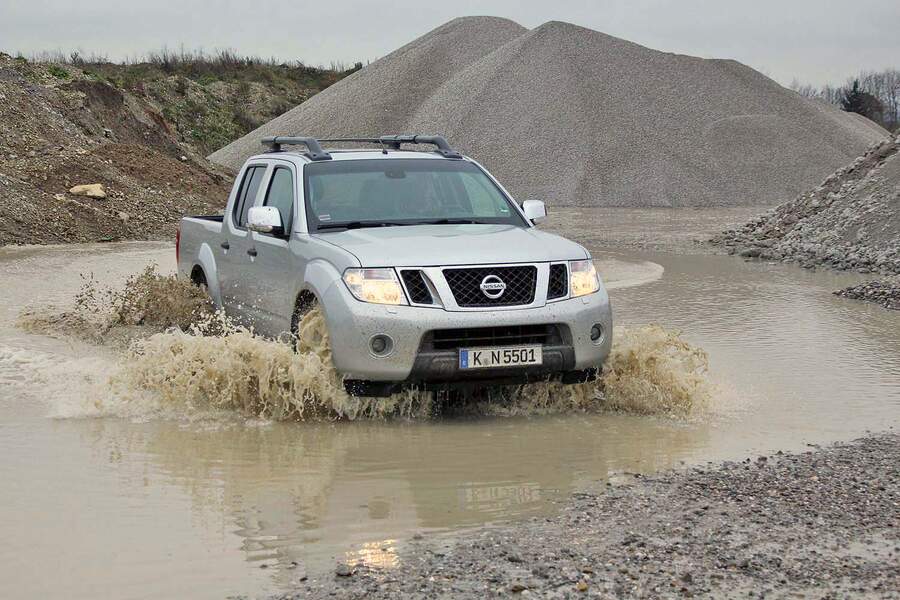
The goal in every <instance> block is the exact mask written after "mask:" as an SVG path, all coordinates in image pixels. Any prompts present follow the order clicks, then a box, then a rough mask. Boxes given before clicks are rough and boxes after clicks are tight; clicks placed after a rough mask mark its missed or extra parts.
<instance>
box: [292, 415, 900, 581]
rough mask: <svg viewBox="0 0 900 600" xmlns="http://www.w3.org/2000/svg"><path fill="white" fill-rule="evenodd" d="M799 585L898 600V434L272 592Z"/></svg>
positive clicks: (690, 479) (686, 476) (623, 488)
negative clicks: (393, 565)
mask: <svg viewBox="0 0 900 600" xmlns="http://www.w3.org/2000/svg"><path fill="white" fill-rule="evenodd" d="M796 595H799V596H801V597H816V598H844V597H876V598H900V435H898V434H895V433H889V434H884V435H878V436H873V437H868V438H864V439H861V440H857V441H855V442H852V443H849V444H840V445H835V446H832V447H827V448H814V449H811V450H810V451H808V452H805V453H802V454H799V455H782V454H780V453H779V454H776V455H774V456H768V457H759V458H755V459H752V460H751V459H747V460H745V461H744V462H737V463H735V462H726V463H723V464H721V465H715V466H710V467H708V468H694V469H691V470H688V471H685V472H668V473H662V474H658V475H654V476H648V477H634V478H633V482H631V483H628V484H625V485H615V486H608V487H607V488H606V490H605V491H603V492H600V493H598V494H594V493H581V494H576V495H574V496H573V497H572V499H571V500H570V502H569V504H568V505H567V507H566V508H565V509H564V510H563V511H562V512H561V514H560V515H559V516H557V517H554V518H550V519H532V520H530V521H525V522H522V523H518V524H511V525H505V526H501V527H497V528H484V529H479V530H476V531H474V532H470V533H467V534H463V535H461V536H459V537H456V538H454V541H452V542H450V543H449V544H447V543H443V542H442V541H441V540H440V539H437V538H435V539H431V538H429V537H428V536H425V537H421V538H419V539H414V540H413V541H411V542H410V543H409V544H407V545H406V547H405V548H404V550H403V551H402V552H401V556H400V565H399V567H396V568H393V569H384V570H382V569H379V568H373V567H369V566H366V565H363V564H352V565H339V566H338V568H337V569H336V570H335V572H334V573H333V574H330V575H328V576H325V577H316V578H311V579H308V580H306V581H304V582H301V583H300V584H299V586H298V588H297V589H296V590H295V591H294V592H293V593H290V594H285V595H282V596H279V597H278V598H279V599H288V598H307V597H339V598H362V597H367V598H396V597H417V598H443V597H447V598H450V597H453V598H458V597H465V598H483V597H487V596H522V597H540V598H582V597H629V598H630V597H648V598H677V597H689V596H706V597H716V598H723V597H735V598H736V597H740V598H748V597H764V596H765V597H786V596H791V597H793V596H796Z"/></svg>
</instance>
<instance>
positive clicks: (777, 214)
mask: <svg viewBox="0 0 900 600" xmlns="http://www.w3.org/2000/svg"><path fill="white" fill-rule="evenodd" d="M898 149H900V137H897V138H895V139H893V140H890V141H886V142H884V143H881V144H876V145H874V146H873V147H871V148H870V149H869V150H868V151H867V152H866V154H865V155H863V156H861V157H859V158H858V159H856V160H855V161H854V162H853V163H852V164H850V165H848V166H846V167H844V168H842V169H839V170H838V171H836V172H835V173H833V174H832V175H830V176H829V177H828V178H827V179H825V181H823V182H822V183H821V184H820V185H819V186H818V187H816V188H815V189H813V190H810V191H808V192H805V193H803V194H801V195H800V196H798V197H797V198H796V199H794V200H792V201H790V202H787V203H785V204H782V205H780V206H778V207H776V208H775V209H773V210H771V211H770V212H768V213H766V214H764V215H762V216H761V217H758V218H756V219H754V220H752V221H750V222H749V223H747V224H746V225H744V226H743V227H741V228H739V229H732V230H729V231H726V232H725V233H723V234H721V235H719V236H716V237H715V238H713V240H712V242H713V243H714V244H718V245H721V246H723V247H724V248H725V249H726V250H727V251H728V252H729V253H730V254H737V255H740V256H744V257H747V258H759V259H763V260H776V261H784V262H794V263H797V264H800V265H801V266H803V267H806V268H815V267H828V268H833V269H841V270H854V271H859V272H861V273H884V274H896V273H900V153H898Z"/></svg>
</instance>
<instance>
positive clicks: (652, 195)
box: [210, 17, 886, 207]
mask: <svg viewBox="0 0 900 600" xmlns="http://www.w3.org/2000/svg"><path fill="white" fill-rule="evenodd" d="M406 132H416V133H418V132H422V133H435V132H439V133H443V134H445V135H447V136H448V137H449V139H450V141H451V143H452V144H453V145H455V146H457V147H458V148H460V149H461V150H462V151H464V152H466V153H467V154H469V155H471V156H473V157H474V158H476V159H478V160H479V161H481V162H483V163H484V164H485V166H487V167H488V168H489V169H491V170H492V171H493V172H494V173H495V174H496V175H498V176H499V177H500V178H501V179H502V181H503V182H504V184H505V185H508V187H509V188H510V190H511V192H512V193H513V194H514V195H516V196H517V197H519V198H520V199H521V198H528V197H536V198H540V199H544V200H545V201H547V202H549V203H551V204H556V205H579V206H631V207H645V206H709V205H748V204H774V203H777V202H779V201H782V200H783V199H784V198H790V197H792V196H794V195H796V194H798V193H799V192H801V191H802V190H804V189H807V188H808V187H810V186H812V185H815V184H816V183H817V182H818V181H820V180H821V179H822V177H824V176H825V175H827V174H828V173H830V172H832V171H833V170H834V169H835V168H837V167H838V166H840V165H842V164H845V163H846V162H847V161H849V160H851V159H852V158H854V157H856V156H858V155H859V154H860V153H861V152H862V151H863V150H865V148H866V147H867V146H868V145H870V144H872V143H873V142H875V141H879V140H881V139H884V137H885V136H886V132H885V131H884V130H883V129H881V128H880V127H878V126H877V125H875V124H874V123H872V122H870V121H867V120H864V119H861V118H858V117H856V116H853V115H848V114H846V113H843V112H841V111H839V110H837V109H835V108H833V107H830V106H826V105H824V104H820V103H814V102H810V101H808V100H805V99H803V98H801V97H800V96H798V95H797V94H795V93H794V92H791V91H789V90H787V89H785V88H783V87H781V86H779V85H778V84H776V83H775V82H774V81H772V80H771V79H769V78H767V77H765V76H763V75H762V74H760V73H758V72H756V71H754V70H753V69H750V68H748V67H746V66H744V65H742V64H740V63H737V62H735V61H732V60H707V59H700V58H695V57H691V56H683V55H677V54H671V53H666V52H658V51H655V50H651V49H648V48H645V47H643V46H639V45H637V44H633V43H631V42H627V41H624V40H621V39H617V38H614V37H611V36H608V35H605V34H602V33H599V32H596V31H592V30H590V29H585V28H582V27H578V26H575V25H570V24H567V23H559V22H550V23H546V24H544V25H542V26H540V27H538V28H536V29H534V30H530V31H529V30H525V29H523V28H522V27H520V26H518V25H516V24H514V23H512V22H510V21H506V20H501V19H495V18H487V17H469V18H463V19H457V20H454V21H451V22H450V23H448V24H446V25H444V26H442V27H440V28H438V29H436V30H435V31H432V32H430V33H428V34H426V35H425V36H423V37H421V38H419V39H418V40H416V41H414V42H412V43H411V44H409V45H407V46H405V47H403V48H401V49H400V50H398V51H396V52H394V53H393V54H390V55H388V56H386V57H385V58H383V59H381V60H379V61H377V62H375V63H373V64H372V65H370V66H368V67H366V68H364V69H363V70H362V71H360V72H359V73H357V74H355V75H353V76H351V77H348V78H347V79H345V80H343V81H341V82H339V83H337V84H335V85H334V86H332V87H331V88H329V89H327V90H326V91H324V92H322V93H321V94H318V95H316V96H314V97H313V98H312V99H310V100H309V101H307V102H305V103H303V104H301V105H300V106H298V107H297V108H295V109H293V110H291V111H289V112H287V113H285V114H284V115H282V116H281V117H279V118H277V119H275V120H273V121H271V122H270V123H268V124H267V125H265V126H263V127H262V128H260V129H258V130H256V131H254V132H252V133H250V134H248V135H247V136H245V137H243V138H241V139H239V140H237V141H236V142H234V143H232V144H230V145H229V146H226V147H225V148H224V149H222V150H220V151H218V152H216V153H215V154H213V155H211V157H210V158H211V159H212V160H213V161H216V162H220V163H222V164H224V165H227V166H230V167H232V168H236V167H238V166H239V165H240V163H241V162H242V161H243V160H244V159H245V158H246V157H247V156H249V155H251V154H253V153H256V152H258V151H259V150H260V145H259V139H260V138H261V137H262V136H263V135H271V134H274V133H279V134H289V135H301V134H302V135H313V136H330V135H373V134H379V133H406Z"/></svg>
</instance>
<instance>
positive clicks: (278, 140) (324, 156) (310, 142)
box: [262, 135, 331, 160]
mask: <svg viewBox="0 0 900 600" xmlns="http://www.w3.org/2000/svg"><path fill="white" fill-rule="evenodd" d="M262 143H263V146H268V147H269V152H281V146H282V145H284V144H288V145H291V146H306V148H307V152H306V153H304V156H306V158H308V159H309V160H331V155H330V154H328V153H327V152H325V150H323V149H322V146H321V144H319V140H317V139H316V138H311V137H285V136H283V135H276V136H272V137H264V138H263V139H262Z"/></svg>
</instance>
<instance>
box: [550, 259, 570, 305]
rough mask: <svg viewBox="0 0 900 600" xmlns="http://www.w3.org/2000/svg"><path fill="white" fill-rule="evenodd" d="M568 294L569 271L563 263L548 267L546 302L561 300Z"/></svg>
mask: <svg viewBox="0 0 900 600" xmlns="http://www.w3.org/2000/svg"><path fill="white" fill-rule="evenodd" d="M568 293H569V269H568V268H567V267H566V265H565V263H556V264H552V265H550V283H549V285H548V286H547V300H555V299H556V298H562V297H564V296H565V295H566V294H568Z"/></svg>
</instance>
